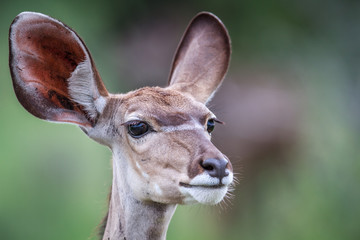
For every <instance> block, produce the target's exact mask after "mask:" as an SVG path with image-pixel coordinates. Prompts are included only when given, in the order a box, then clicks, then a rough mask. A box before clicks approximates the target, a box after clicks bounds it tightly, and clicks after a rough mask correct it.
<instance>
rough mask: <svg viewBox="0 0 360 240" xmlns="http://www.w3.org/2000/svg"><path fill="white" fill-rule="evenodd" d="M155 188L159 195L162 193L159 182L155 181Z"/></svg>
mask: <svg viewBox="0 0 360 240" xmlns="http://www.w3.org/2000/svg"><path fill="white" fill-rule="evenodd" d="M154 189H155V192H156V193H157V194H158V195H162V193H163V192H162V190H161V188H160V186H159V185H158V184H157V183H154Z"/></svg>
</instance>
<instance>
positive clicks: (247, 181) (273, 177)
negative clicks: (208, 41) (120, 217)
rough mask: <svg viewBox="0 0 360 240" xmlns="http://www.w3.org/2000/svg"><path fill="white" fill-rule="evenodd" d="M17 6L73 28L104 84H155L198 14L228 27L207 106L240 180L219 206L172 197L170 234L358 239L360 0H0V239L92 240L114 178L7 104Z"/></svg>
mask: <svg viewBox="0 0 360 240" xmlns="http://www.w3.org/2000/svg"><path fill="white" fill-rule="evenodd" d="M22 11H36V12H42V13H44V14H48V15H50V16H52V17H54V18H57V19H59V20H61V21H63V22H65V23H66V24H67V25H69V26H71V27H72V28H73V29H74V30H75V31H76V32H77V33H78V34H79V35H80V36H81V37H82V39H83V40H84V41H85V43H86V45H87V46H88V48H89V50H90V52H91V53H92V56H93V58H94V60H95V62H96V65H97V68H98V70H99V72H100V74H101V76H102V78H103V80H104V82H105V85H106V86H107V88H108V90H109V91H110V92H112V93H121V92H127V91H129V90H131V89H135V88H139V87H142V86H145V85H150V86H155V85H158V86H165V85H166V83H167V77H168V74H169V68H170V64H171V60H172V57H173V54H174V51H175V49H176V46H177V44H178V42H179V40H180V38H181V36H182V34H183V32H184V30H185V28H186V26H187V24H188V23H189V21H190V20H191V18H192V17H193V16H194V15H195V14H196V13H198V12H200V11H210V12H213V13H214V14H216V15H217V16H218V17H219V18H220V19H221V20H222V21H223V23H224V24H225V25H226V26H227V28H228V30H229V33H230V36H231V39H232V47H233V54H232V60H231V66H230V69H229V72H228V74H227V76H226V79H225V81H224V84H223V85H222V87H221V89H220V90H219V91H218V93H217V95H216V96H215V97H214V99H213V101H212V102H211V103H210V104H209V107H210V109H211V110H213V111H214V112H215V113H216V115H217V117H218V118H220V119H221V120H222V121H224V122H226V125H224V126H221V125H218V126H216V129H215V132H214V134H213V139H214V142H215V143H216V145H217V146H218V147H219V149H221V150H222V151H223V152H224V153H225V154H227V155H228V156H229V158H230V159H231V161H232V163H233V165H234V169H235V172H236V173H237V175H236V176H237V178H238V179H240V184H238V185H237V186H236V190H235V191H234V192H233V193H232V195H233V196H232V197H231V198H229V199H226V200H225V201H224V202H223V203H222V204H220V205H219V206H210V207H208V206H200V205H195V206H179V207H178V209H177V211H176V213H175V215H174V218H173V220H172V222H171V224H170V228H169V231H168V239H169V240H175V239H179V240H180V239H207V240H212V239H214V240H215V239H230V240H231V239H241V240H247V239H248V240H256V239H259V240H272V239H274V240H275V239H276V240H281V239H284V240H288V239H317V240H321V239H326V240H331V239H334V240H335V239H336V240H338V239H354V240H355V239H359V238H360V228H359V222H360V206H359V203H360V188H359V186H358V185H359V182H360V148H359V140H360V137H359V136H360V107H359V103H360V85H359V83H360V81H359V80H360V68H359V66H360V2H359V1H355V0H346V1H344V0H327V1H310V0H301V1H300V0H290V1H285V0H274V1H266V0H259V1H251V0H243V1H230V0H224V1H213V0H210V1H209V0H208V1H205V0H196V1H188V0H185V1H160V0H155V1H144V0H137V1H109V0H108V1H95V0H92V1H91V0H88V1H83V0H81V1H69V0H64V1H45V0H34V1H24V0H11V1H10V0H2V2H1V3H0V239H11V240H16V239H52V240H56V239H59V240H60V239H61V240H63V239H96V238H97V237H96V229H95V228H96V226H97V224H98V223H99V222H100V220H101V218H102V217H103V215H105V213H106V210H107V203H106V196H107V193H108V190H109V188H110V183H111V164H110V159H111V152H110V151H109V150H108V149H107V148H106V147H104V146H101V145H99V144H97V143H95V142H94V141H92V140H91V139H88V138H87V137H86V135H85V134H83V133H82V132H81V131H80V130H79V129H78V128H77V127H75V126H71V125H62V124H52V123H47V122H44V121H40V120H39V119H36V118H35V117H33V116H31V115H30V114H29V113H27V112H26V111H25V110H24V109H23V108H22V107H21V105H20V104H19V103H18V102H17V100H16V97H15V94H14V92H13V89H12V83H11V78H10V73H9V69H8V29H9V26H10V24H11V21H12V20H13V19H14V18H15V16H16V15H17V14H18V13H20V12H22Z"/></svg>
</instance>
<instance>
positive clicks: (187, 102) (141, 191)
mask: <svg viewBox="0 0 360 240" xmlns="http://www.w3.org/2000/svg"><path fill="white" fill-rule="evenodd" d="M9 39H10V70H11V76H12V79H13V85H14V89H15V93H16V96H17V98H18V100H19V101H20V103H21V104H22V105H23V106H24V108H25V109H26V110H28V111H29V112H30V113H31V114H33V115H35V116H36V117H39V118H41V119H45V120H48V121H55V122H64V123H72V124H75V125H78V126H80V128H81V129H82V130H83V131H84V132H85V133H86V134H87V135H88V136H89V137H90V138H92V139H94V140H95V141H97V142H99V143H102V144H104V145H107V146H109V147H110V148H111V150H112V152H113V185H112V194H111V199H110V207H109V214H108V217H107V224H106V230H105V235H104V238H103V239H108V238H111V239H118V238H120V237H127V238H128V239H154V238H164V237H165V235H166V229H167V225H168V223H169V221H170V218H171V216H172V214H173V211H174V209H175V207H174V206H176V204H189V203H204V204H216V203H218V202H220V201H221V200H222V199H223V198H224V196H225V195H226V193H227V191H228V187H229V185H230V184H231V183H232V180H233V173H232V167H231V164H230V162H229V160H228V159H227V158H226V156H225V155H224V154H222V153H221V152H220V151H219V150H218V149H217V148H216V147H215V146H214V145H213V144H212V143H211V141H210V137H211V134H210V133H211V131H212V130H213V129H214V124H215V122H219V121H218V120H217V119H216V117H215V115H214V114H213V113H212V112H211V111H210V110H209V109H208V108H207V107H206V106H205V104H206V103H207V102H208V101H209V100H210V99H211V97H212V95H213V94H214V92H215V91H216V89H217V88H218V86H219V85H220V84H221V82H222V80H223V78H224V75H225V73H226V71H227V68H228V64H229V59H230V51H231V50H230V40H229V36H228V33H227V31H226V29H225V27H224V25H223V24H222V23H221V21H220V20H219V19H218V18H217V17H215V16H214V15H212V14H210V13H206V12H203V13H200V14H198V15H197V16H196V17H195V18H194V19H193V20H192V21H191V23H190V25H189V27H188V28H187V30H186V32H185V34H184V36H183V38H182V40H181V42H180V45H179V47H178V50H177V52H176V54H175V57H174V60H173V64H172V68H171V73H170V78H169V85H168V86H167V87H165V88H160V87H151V88H150V87H145V88H141V89H138V90H135V91H132V92H129V93H126V94H110V93H108V91H107V90H106V88H105V86H104V84H103V82H102V80H101V78H100V75H99V73H98V71H97V70H96V68H95V64H94V61H93V59H92V57H91V55H90V53H89V51H88V49H87V48H86V46H85V44H84V43H83V41H82V40H81V39H80V37H79V36H78V35H77V34H76V33H75V32H74V31H73V30H72V29H70V28H69V27H67V26H66V25H64V24H63V23H61V22H60V21H58V20H55V19H53V18H51V17H49V16H46V15H43V14H40V13H32V12H24V13H21V14H19V15H18V16H17V17H16V18H15V20H14V21H13V23H12V25H11V28H10V37H9ZM134 212H139V213H141V215H137V214H134ZM159 219H163V220H162V221H160V220H159ZM135 222H136V224H139V223H140V222H143V224H142V225H141V224H140V225H141V226H140V227H138V229H136V227H135V226H133V225H134V223H135ZM154 225H157V226H156V227H155V226H154ZM134 232H136V233H134Z"/></svg>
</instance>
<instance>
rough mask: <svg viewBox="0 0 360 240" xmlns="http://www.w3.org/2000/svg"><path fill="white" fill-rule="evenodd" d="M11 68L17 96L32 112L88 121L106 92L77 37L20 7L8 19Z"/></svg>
mask: <svg viewBox="0 0 360 240" xmlns="http://www.w3.org/2000/svg"><path fill="white" fill-rule="evenodd" d="M9 42H10V69H11V75H12V79H13V85H14V89H15V93H16V96H17V97H18V100H19V101H20V102H21V104H22V105H23V106H24V107H25V108H26V109H27V110H28V111H29V112H30V113H32V114H33V115H35V116H37V117H39V118H42V119H45V120H50V121H59V122H68V123H75V124H78V125H82V126H88V125H92V124H93V123H94V121H95V119H94V116H95V115H96V114H94V112H95V111H97V110H96V108H94V106H93V105H94V102H95V101H96V100H97V99H99V98H101V97H106V96H107V95H108V93H107V91H106V89H105V86H104V85H103V83H102V81H101V78H100V76H99V74H98V72H97V70H96V68H95V65H94V63H93V60H92V58H91V55H90V53H89V51H88V50H87V48H86V46H85V44H84V43H83V41H82V40H81V39H80V37H79V36H78V35H77V34H76V33H75V32H74V31H73V30H72V29H70V28H69V27H68V26H66V25H65V24H63V23H61V22H60V21H58V20H56V19H53V18H51V17H49V16H46V15H43V14H40V13H32V12H24V13H21V14H19V15H18V16H17V17H16V18H15V20H14V21H13V23H12V25H11V28H10V34H9Z"/></svg>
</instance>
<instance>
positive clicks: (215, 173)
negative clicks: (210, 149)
mask: <svg viewBox="0 0 360 240" xmlns="http://www.w3.org/2000/svg"><path fill="white" fill-rule="evenodd" d="M227 164H228V161H227V160H225V159H214V158H209V159H206V160H205V161H203V162H202V163H201V166H202V167H203V168H204V169H205V172H207V173H208V174H209V175H210V176H211V177H216V178H219V180H220V184H221V180H222V179H223V177H226V176H228V175H229V172H225V170H226V166H227Z"/></svg>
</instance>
